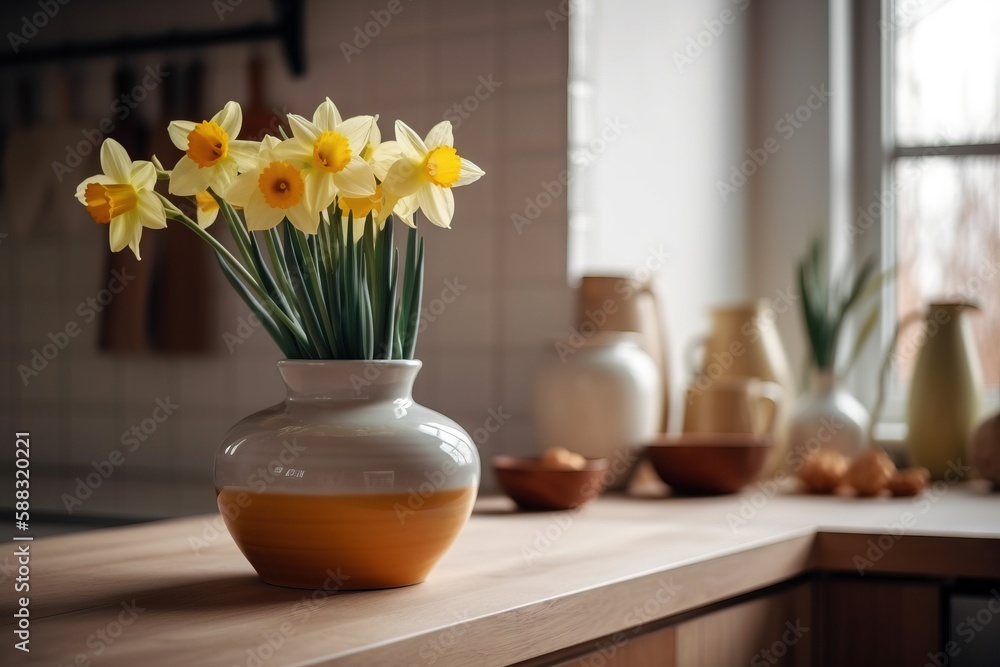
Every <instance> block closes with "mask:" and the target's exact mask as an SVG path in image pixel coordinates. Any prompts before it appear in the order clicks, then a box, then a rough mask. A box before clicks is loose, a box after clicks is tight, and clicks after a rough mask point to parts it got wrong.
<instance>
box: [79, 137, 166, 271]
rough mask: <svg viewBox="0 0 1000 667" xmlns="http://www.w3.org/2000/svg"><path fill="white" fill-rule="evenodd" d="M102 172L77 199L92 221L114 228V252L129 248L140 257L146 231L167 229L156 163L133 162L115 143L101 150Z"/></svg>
mask: <svg viewBox="0 0 1000 667" xmlns="http://www.w3.org/2000/svg"><path fill="white" fill-rule="evenodd" d="M101 169H103V170H104V174H103V175H102V174H98V175H97V176H91V177H90V178H88V179H86V180H85V181H83V183H80V185H79V186H78V187H77V188H76V198H77V199H78V200H80V203H82V204H83V205H84V206H86V207H87V212H88V213H90V217H92V218H93V219H94V221H95V222H98V223H100V224H102V225H108V226H109V227H110V230H109V231H110V233H109V235H108V236H109V239H110V242H111V250H112V251H113V252H118V251H119V250H121V249H123V248H124V247H125V246H128V247H129V248H131V249H132V252H134V253H135V257H136V259H142V258H141V257H140V256H139V240H140V239H141V238H142V228H143V227H149V228H150V229H163V228H164V227H166V226H167V219H166V214H165V213H164V210H163V202H161V201H160V199H159V198H158V197H157V196H156V193H155V192H153V187H154V186H155V185H156V168H155V167H154V166H153V163H152V162H147V161H146V160H137V161H136V162H132V160H130V159H129V156H128V153H127V152H126V151H125V149H124V148H123V147H122V145H121V144H119V143H118V142H117V141H115V140H114V139H106V140H105V141H104V145H102V146H101Z"/></svg>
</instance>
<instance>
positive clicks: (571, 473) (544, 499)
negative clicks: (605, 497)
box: [493, 456, 608, 510]
mask: <svg viewBox="0 0 1000 667" xmlns="http://www.w3.org/2000/svg"><path fill="white" fill-rule="evenodd" d="M493 470H494V471H495V472H496V476H497V481H498V482H500V488H502V489H503V491H504V493H506V494H507V495H508V496H510V497H511V499H512V500H513V501H514V502H515V503H517V506H518V507H520V508H521V509H525V510H568V509H573V508H574V507H579V506H580V505H583V504H584V503H586V502H588V501H590V500H593V499H594V498H596V497H597V496H598V495H599V494H600V493H601V491H603V490H604V484H605V482H606V479H605V473H606V472H607V470H608V460H607V459H590V460H588V461H587V465H586V467H585V468H583V469H581V470H567V469H563V468H553V467H552V466H551V465H550V464H546V463H543V462H542V460H541V459H524V458H517V457H513V456H494V457H493Z"/></svg>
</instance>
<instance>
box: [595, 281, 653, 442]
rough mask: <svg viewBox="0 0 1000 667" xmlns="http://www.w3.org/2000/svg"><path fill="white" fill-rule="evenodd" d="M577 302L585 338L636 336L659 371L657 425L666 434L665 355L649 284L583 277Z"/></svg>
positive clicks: (648, 282)
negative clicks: (603, 334)
mask: <svg viewBox="0 0 1000 667" xmlns="http://www.w3.org/2000/svg"><path fill="white" fill-rule="evenodd" d="M579 298H580V300H579V312H578V313H577V327H578V328H579V329H580V332H581V333H582V334H584V335H585V336H587V335H589V334H590V333H591V332H592V331H593V330H600V331H635V332H638V333H639V334H640V341H639V344H640V346H641V347H642V349H644V350H645V351H646V353H647V354H648V355H649V356H650V357H652V358H653V362H654V363H655V364H656V367H657V369H658V370H659V374H660V387H661V388H662V390H663V399H662V403H663V412H662V414H661V416H660V419H659V422H660V430H661V431H663V432H666V430H667V422H668V418H669V416H670V391H669V387H670V372H669V371H670V368H669V355H668V351H667V336H666V331H665V328H664V327H665V325H664V317H663V312H662V309H661V305H660V301H659V299H658V297H657V295H656V291H655V288H654V287H653V284H652V282H651V281H649V280H647V281H640V280H637V279H635V278H632V277H629V276H584V277H583V279H582V280H581V282H580V297H579ZM587 329H590V330H591V331H590V332H588V331H587Z"/></svg>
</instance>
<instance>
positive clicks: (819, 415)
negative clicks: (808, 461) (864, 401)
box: [788, 369, 869, 467]
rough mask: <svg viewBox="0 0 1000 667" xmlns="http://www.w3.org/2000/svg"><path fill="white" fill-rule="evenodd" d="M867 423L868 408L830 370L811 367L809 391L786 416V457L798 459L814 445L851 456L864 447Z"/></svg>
mask: <svg viewBox="0 0 1000 667" xmlns="http://www.w3.org/2000/svg"><path fill="white" fill-rule="evenodd" d="M868 424H869V415H868V411H867V410H866V409H865V407H864V406H863V405H861V403H860V402H858V399H856V398H854V396H852V395H851V393H850V392H848V391H847V390H846V389H844V387H843V386H841V384H840V383H839V382H837V379H836V376H835V375H834V372H833V371H832V370H831V369H818V370H815V371H814V372H813V374H812V377H811V378H810V386H809V391H807V392H806V393H804V394H803V395H802V396H800V397H799V399H798V400H797V401H796V402H795V407H794V408H793V409H792V414H791V416H790V417H789V422H788V446H789V456H788V458H789V460H791V461H793V462H794V461H797V462H801V461H803V460H805V457H806V456H808V455H809V454H810V453H811V452H813V451H816V450H818V449H830V450H833V451H837V452H840V453H841V454H843V455H844V456H847V457H848V458H853V457H855V456H857V455H858V454H859V453H860V452H861V450H862V449H863V448H864V447H865V444H866V439H867V433H868ZM793 467H794V466H793Z"/></svg>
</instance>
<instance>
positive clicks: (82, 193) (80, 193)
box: [76, 174, 115, 206]
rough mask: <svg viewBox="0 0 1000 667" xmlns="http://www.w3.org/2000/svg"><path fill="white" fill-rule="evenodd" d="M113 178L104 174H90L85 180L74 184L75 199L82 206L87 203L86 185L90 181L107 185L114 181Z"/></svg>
mask: <svg viewBox="0 0 1000 667" xmlns="http://www.w3.org/2000/svg"><path fill="white" fill-rule="evenodd" d="M114 182H115V180H114V179H113V178H111V177H110V176H105V175H104V174H97V175H96V176H91V177H90V178H88V179H87V180H85V181H83V182H82V183H80V185H78V186H76V199H77V201H79V202H80V203H81V204H83V205H84V206H86V205H87V195H86V193H87V186H88V185H90V184H91V183H100V184H101V185H108V184H110V183H114Z"/></svg>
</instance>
